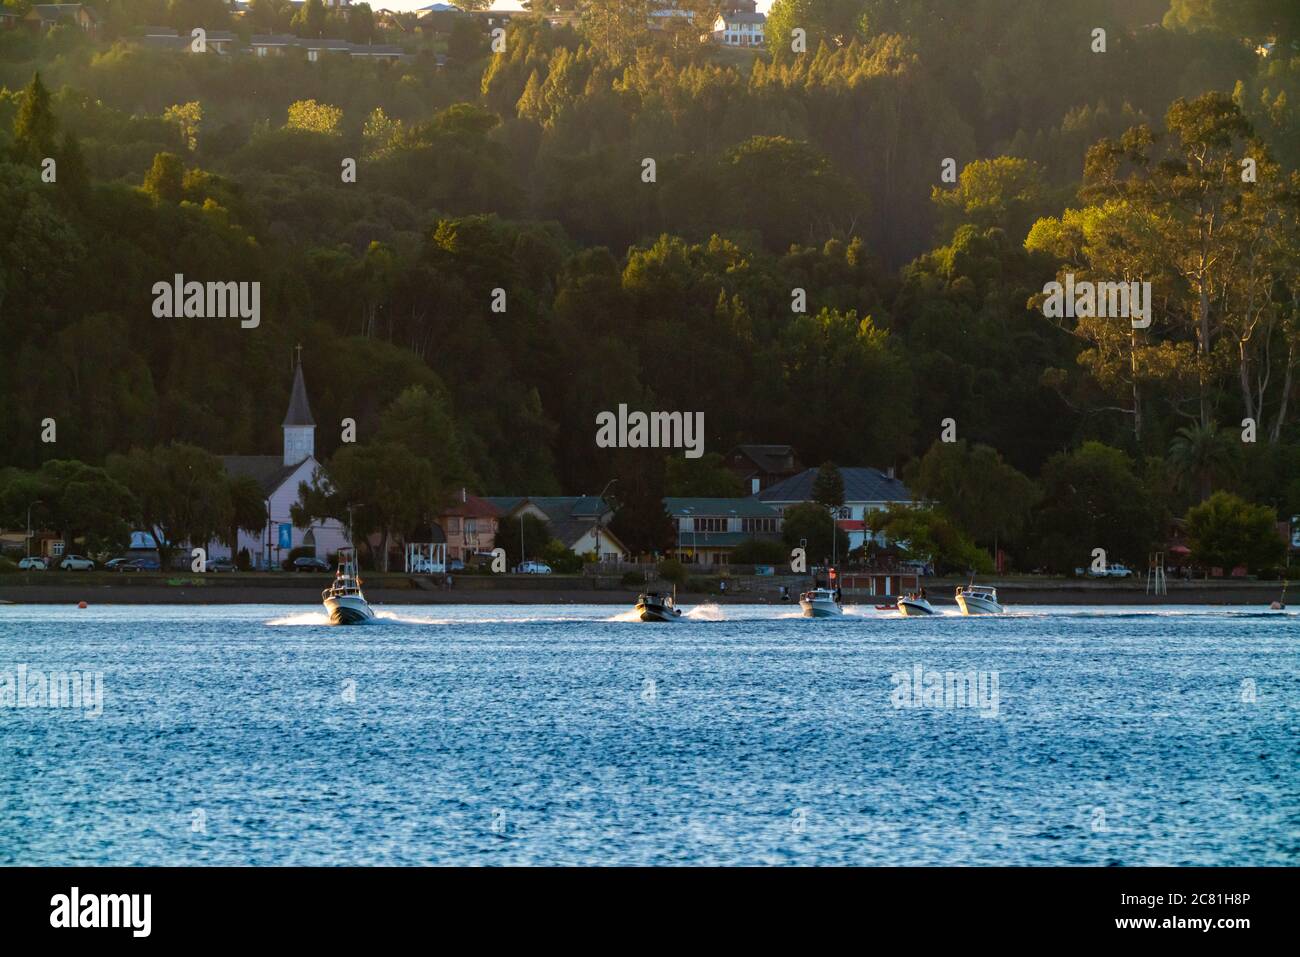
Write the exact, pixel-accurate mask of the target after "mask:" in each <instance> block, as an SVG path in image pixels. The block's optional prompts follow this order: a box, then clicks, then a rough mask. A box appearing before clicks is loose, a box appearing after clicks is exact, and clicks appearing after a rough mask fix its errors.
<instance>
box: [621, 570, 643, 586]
mask: <svg viewBox="0 0 1300 957" xmlns="http://www.w3.org/2000/svg"><path fill="white" fill-rule="evenodd" d="M620 582H621V583H622V584H624V585H644V584H645V575H643V574H641V573H640V572H624V573H623V577H622V578H621V579H620Z"/></svg>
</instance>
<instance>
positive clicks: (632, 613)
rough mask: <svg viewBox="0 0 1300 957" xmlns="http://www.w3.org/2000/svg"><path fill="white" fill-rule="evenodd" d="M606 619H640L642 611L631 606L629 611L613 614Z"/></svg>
mask: <svg viewBox="0 0 1300 957" xmlns="http://www.w3.org/2000/svg"><path fill="white" fill-rule="evenodd" d="M605 620H606V621H640V620H641V613H640V612H639V611H637V610H636V609H635V608H629V609H628V610H627V611H621V612H619V613H618V614H617V615H611V616H610V617H608V618H606V619H605Z"/></svg>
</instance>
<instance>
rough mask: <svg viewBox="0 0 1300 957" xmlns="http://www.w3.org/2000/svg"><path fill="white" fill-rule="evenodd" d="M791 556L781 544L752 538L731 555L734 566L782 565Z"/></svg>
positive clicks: (742, 543) (738, 546)
mask: <svg viewBox="0 0 1300 957" xmlns="http://www.w3.org/2000/svg"><path fill="white" fill-rule="evenodd" d="M828 537H829V536H828ZM789 556H790V552H789V550H788V549H787V548H786V547H785V545H784V544H782V543H781V542H778V541H774V540H772V539H770V538H751V539H750V540H749V541H747V542H741V543H740V544H739V545H737V546H736V548H735V550H734V551H732V553H731V562H732V564H734V565H781V564H783V563H784V562H786V561H788V560H789Z"/></svg>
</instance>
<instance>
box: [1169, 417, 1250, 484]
mask: <svg viewBox="0 0 1300 957" xmlns="http://www.w3.org/2000/svg"><path fill="white" fill-rule="evenodd" d="M1234 451H1235V450H1234V448H1233V446H1232V440H1231V438H1230V437H1229V435H1228V433H1227V432H1223V431H1220V429H1219V426H1218V423H1216V422H1210V423H1209V424H1207V425H1199V424H1198V425H1187V426H1184V427H1183V428H1181V429H1179V430H1178V431H1177V432H1176V433H1175V434H1174V439H1173V441H1172V442H1170V443H1169V465H1170V467H1171V468H1172V469H1173V471H1174V474H1175V475H1177V476H1178V480H1179V482H1180V483H1181V484H1182V485H1183V487H1184V488H1195V489H1197V490H1198V491H1199V494H1200V501H1202V502H1204V501H1205V500H1206V499H1207V498H1209V497H1210V493H1211V492H1212V491H1214V482H1215V480H1216V479H1221V478H1222V477H1223V476H1224V475H1225V474H1226V473H1227V472H1228V471H1229V470H1230V469H1231V467H1232V464H1233V453H1234Z"/></svg>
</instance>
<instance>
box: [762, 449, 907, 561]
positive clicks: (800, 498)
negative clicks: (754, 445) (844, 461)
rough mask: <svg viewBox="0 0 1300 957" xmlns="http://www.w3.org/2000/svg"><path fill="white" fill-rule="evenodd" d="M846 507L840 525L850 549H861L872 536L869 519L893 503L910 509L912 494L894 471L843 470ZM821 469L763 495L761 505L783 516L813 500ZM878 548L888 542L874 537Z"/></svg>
mask: <svg viewBox="0 0 1300 957" xmlns="http://www.w3.org/2000/svg"><path fill="white" fill-rule="evenodd" d="M839 472H840V478H841V479H843V481H844V504H843V505H842V506H841V507H840V508H839V510H838V512H837V513H836V516H835V518H836V523H837V524H838V525H839V527H840V528H842V529H843V530H844V531H845V533H846V534H847V535H848V537H849V548H860V547H861V546H862V545H863V544H864V543H865V542H866V540H867V538H868V537H869V536H870V535H871V533H870V532H869V531H868V529H867V526H866V519H867V516H868V515H870V514H871V513H872V512H875V511H878V510H880V509H883V508H888V507H889V505H890V504H891V503H899V504H906V505H910V504H911V503H912V501H913V499H912V493H911V492H910V491H909V490H908V488H907V486H906V485H904V484H903V483H902V482H901V481H899V480H898V479H897V478H896V477H895V476H894V470H893V469H889V470H888V471H886V472H882V471H881V470H880V469H872V468H842V469H840V470H839ZM816 480H817V469H804V471H802V472H800V473H799V474H798V475H795V476H792V477H790V478H788V479H785V480H784V481H782V482H778V483H776V484H775V485H773V486H771V487H769V488H766V489H764V490H763V491H762V492H759V493H758V495H757V498H758V500H759V501H761V502H763V503H765V504H767V505H770V506H771V507H772V508H774V509H776V510H777V511H778V512H780V513H781V514H783V515H784V514H785V510H786V509H787V508H789V507H791V506H793V505H798V504H800V503H802V502H811V501H812V500H813V483H814V482H816ZM874 540H875V541H876V543H877V544H880V545H883V544H885V542H884V540H883V539H881V538H879V537H874Z"/></svg>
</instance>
